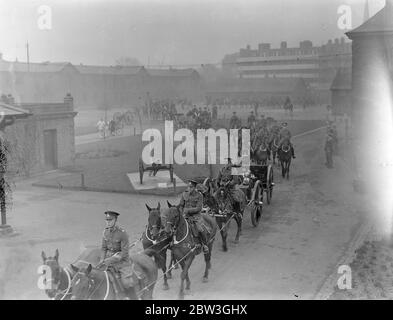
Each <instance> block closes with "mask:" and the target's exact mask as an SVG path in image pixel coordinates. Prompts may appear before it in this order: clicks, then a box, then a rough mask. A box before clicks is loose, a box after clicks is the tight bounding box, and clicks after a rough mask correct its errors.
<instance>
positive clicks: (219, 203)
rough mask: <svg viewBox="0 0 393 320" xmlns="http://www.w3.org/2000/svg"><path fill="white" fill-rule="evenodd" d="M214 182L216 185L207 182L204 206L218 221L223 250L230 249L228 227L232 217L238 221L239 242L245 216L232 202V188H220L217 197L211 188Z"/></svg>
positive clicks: (236, 240)
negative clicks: (234, 207) (228, 245)
mask: <svg viewBox="0 0 393 320" xmlns="http://www.w3.org/2000/svg"><path fill="white" fill-rule="evenodd" d="M205 182H206V180H205ZM212 184H213V185H214V183H209V182H207V183H206V185H207V186H208V187H207V188H206V189H205V190H203V192H202V194H203V202H204V207H205V208H206V212H207V214H209V215H211V216H213V217H214V218H215V219H216V223H217V225H218V228H219V230H220V234H221V238H222V250H223V251H228V247H227V237H228V229H229V225H230V221H231V220H232V219H235V221H236V224H237V233H236V238H235V243H238V242H239V236H240V234H241V226H242V218H243V217H242V215H241V214H240V213H239V212H235V211H234V210H233V206H234V205H233V204H232V202H231V201H234V200H233V199H232V195H231V192H230V190H226V188H225V187H224V186H223V187H221V188H219V191H218V193H217V198H216V197H215V196H214V193H215V191H214V192H213V190H211V187H212ZM231 199H232V200H231Z"/></svg>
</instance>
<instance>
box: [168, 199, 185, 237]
mask: <svg viewBox="0 0 393 320" xmlns="http://www.w3.org/2000/svg"><path fill="white" fill-rule="evenodd" d="M167 203H168V209H167V212H166V217H167V219H166V224H165V232H166V233H167V234H169V235H172V234H173V233H174V231H175V229H176V228H177V226H178V225H179V222H180V218H181V212H180V209H179V208H178V207H177V206H173V205H172V204H171V203H170V202H169V201H167Z"/></svg>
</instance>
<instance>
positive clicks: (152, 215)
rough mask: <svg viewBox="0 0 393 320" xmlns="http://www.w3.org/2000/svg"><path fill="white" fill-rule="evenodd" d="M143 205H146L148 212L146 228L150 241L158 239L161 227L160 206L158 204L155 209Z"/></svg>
mask: <svg viewBox="0 0 393 320" xmlns="http://www.w3.org/2000/svg"><path fill="white" fill-rule="evenodd" d="M145 205H146V208H147V210H148V212H149V218H148V225H147V228H148V229H149V232H150V235H151V238H152V240H156V239H157V237H158V234H159V233H160V229H161V227H162V224H161V210H160V209H161V204H160V203H158V206H157V208H150V207H149V206H148V205H147V204H145Z"/></svg>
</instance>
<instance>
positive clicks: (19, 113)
mask: <svg viewBox="0 0 393 320" xmlns="http://www.w3.org/2000/svg"><path fill="white" fill-rule="evenodd" d="M2 112H4V115H5V116H16V117H17V118H18V117H25V116H27V115H29V114H30V112H29V111H28V110H25V109H22V108H19V107H15V106H12V105H9V104H6V103H4V102H2V101H0V113H2Z"/></svg>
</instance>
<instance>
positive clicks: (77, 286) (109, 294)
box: [71, 249, 158, 300]
mask: <svg viewBox="0 0 393 320" xmlns="http://www.w3.org/2000/svg"><path fill="white" fill-rule="evenodd" d="M155 255H156V252H155V251H154V250H149V249H147V250H145V251H144V252H142V253H138V254H135V255H133V256H131V259H132V260H133V262H134V263H135V264H137V265H138V266H139V267H140V268H141V270H142V272H143V274H144V275H145V279H146V281H144V283H143V284H140V288H136V287H133V289H134V290H133V294H132V295H131V296H128V298H130V299H138V296H140V298H141V299H143V300H151V299H152V298H153V290H154V286H155V283H156V281H157V277H158V268H157V266H156V264H155V262H154V261H153V259H151V257H152V256H155ZM71 268H72V269H73V271H74V272H75V276H74V277H73V279H72V282H71V287H72V298H71V299H72V300H101V299H102V300H116V299H118V298H119V295H118V290H117V288H116V287H115V286H116V284H115V283H114V282H116V281H117V280H115V281H113V280H111V278H112V279H113V277H116V276H115V275H113V274H110V271H109V270H107V269H104V270H101V269H97V268H93V266H92V265H91V264H89V265H88V267H87V268H82V269H79V268H77V267H75V266H74V265H72V264H71ZM142 286H143V287H142ZM137 289H138V290H137Z"/></svg>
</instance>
